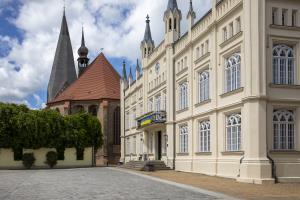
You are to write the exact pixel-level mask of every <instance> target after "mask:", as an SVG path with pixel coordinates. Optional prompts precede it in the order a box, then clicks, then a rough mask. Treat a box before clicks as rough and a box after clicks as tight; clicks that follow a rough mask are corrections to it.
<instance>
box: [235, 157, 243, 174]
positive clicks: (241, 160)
mask: <svg viewBox="0 0 300 200" xmlns="http://www.w3.org/2000/svg"><path fill="white" fill-rule="evenodd" d="M244 158H245V156H242V157H241V159H240V166H239V174H238V175H237V177H241V164H242V162H243V160H244Z"/></svg>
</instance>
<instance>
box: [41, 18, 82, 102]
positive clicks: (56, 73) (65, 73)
mask: <svg viewBox="0 0 300 200" xmlns="http://www.w3.org/2000/svg"><path fill="white" fill-rule="evenodd" d="M76 79H77V75H76V69H75V63H74V56H73V49H72V44H71V40H70V35H69V29H68V24H67V19H66V15H65V12H64V14H63V18H62V22H61V29H60V34H59V39H58V43H57V47H56V52H55V57H54V61H53V66H52V71H51V75H50V80H49V83H48V94H47V101H48V102H49V101H52V100H53V99H54V98H55V97H56V96H57V94H59V93H60V92H61V91H62V90H63V89H64V88H65V87H67V86H69V85H71V84H72V83H73V82H74V81H75V80H76Z"/></svg>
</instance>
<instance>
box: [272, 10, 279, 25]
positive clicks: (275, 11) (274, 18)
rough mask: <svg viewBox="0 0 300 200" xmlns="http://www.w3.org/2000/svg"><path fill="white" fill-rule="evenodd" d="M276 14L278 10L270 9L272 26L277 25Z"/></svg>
mask: <svg viewBox="0 0 300 200" xmlns="http://www.w3.org/2000/svg"><path fill="white" fill-rule="evenodd" d="M277 14H278V9H277V8H272V24H274V25H275V24H277Z"/></svg>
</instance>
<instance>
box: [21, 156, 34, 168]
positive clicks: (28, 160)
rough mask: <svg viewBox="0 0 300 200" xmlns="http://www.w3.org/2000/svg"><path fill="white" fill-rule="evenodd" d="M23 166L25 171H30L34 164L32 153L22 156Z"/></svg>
mask: <svg viewBox="0 0 300 200" xmlns="http://www.w3.org/2000/svg"><path fill="white" fill-rule="evenodd" d="M22 161H23V165H24V167H25V168H26V169H30V168H31V167H32V165H33V163H34V162H35V157H34V155H33V153H24V154H23V156H22Z"/></svg>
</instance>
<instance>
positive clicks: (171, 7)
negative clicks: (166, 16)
mask: <svg viewBox="0 0 300 200" xmlns="http://www.w3.org/2000/svg"><path fill="white" fill-rule="evenodd" d="M175 9H178V6H177V1H176V0H169V2H168V8H167V10H171V11H174V10H175Z"/></svg>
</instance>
